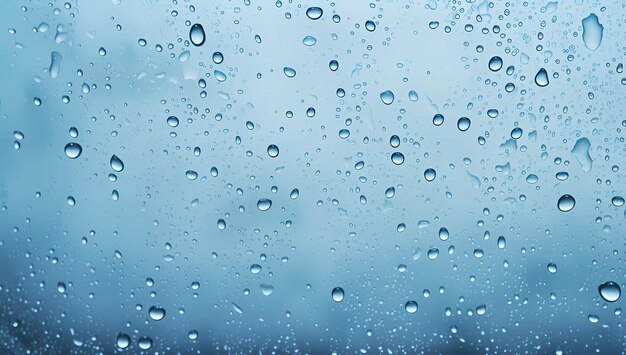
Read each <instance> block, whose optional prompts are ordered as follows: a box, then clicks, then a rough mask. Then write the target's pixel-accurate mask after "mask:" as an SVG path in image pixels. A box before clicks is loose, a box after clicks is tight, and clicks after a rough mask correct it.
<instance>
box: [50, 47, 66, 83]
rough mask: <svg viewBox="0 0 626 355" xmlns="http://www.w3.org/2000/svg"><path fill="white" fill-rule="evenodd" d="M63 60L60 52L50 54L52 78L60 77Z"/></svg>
mask: <svg viewBox="0 0 626 355" xmlns="http://www.w3.org/2000/svg"><path fill="white" fill-rule="evenodd" d="M62 59H63V56H62V55H61V53H59V52H52V53H50V69H49V72H50V77H51V78H52V79H54V78H56V77H57V76H59V70H60V69H61V60H62Z"/></svg>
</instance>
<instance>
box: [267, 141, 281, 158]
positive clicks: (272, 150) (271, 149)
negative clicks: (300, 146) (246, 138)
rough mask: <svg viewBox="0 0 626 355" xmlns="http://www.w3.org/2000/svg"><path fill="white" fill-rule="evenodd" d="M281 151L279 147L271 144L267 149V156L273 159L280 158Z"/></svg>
mask: <svg viewBox="0 0 626 355" xmlns="http://www.w3.org/2000/svg"><path fill="white" fill-rule="evenodd" d="M278 153H279V150H278V147H277V146H276V145H275V144H270V145H269V146H268V147H267V155H269V156H270V157H272V158H276V157H277V156H278Z"/></svg>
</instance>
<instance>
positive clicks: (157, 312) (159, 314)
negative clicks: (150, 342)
mask: <svg viewBox="0 0 626 355" xmlns="http://www.w3.org/2000/svg"><path fill="white" fill-rule="evenodd" d="M148 314H149V315H150V318H152V320H157V321H158V320H161V319H163V318H164V317H165V308H161V307H157V306H152V307H150V309H149V310H148Z"/></svg>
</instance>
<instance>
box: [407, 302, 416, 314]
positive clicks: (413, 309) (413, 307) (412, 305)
mask: <svg viewBox="0 0 626 355" xmlns="http://www.w3.org/2000/svg"><path fill="white" fill-rule="evenodd" d="M404 309H405V310H406V311H407V312H408V313H415V312H417V302H415V301H408V302H407V303H405V304H404Z"/></svg>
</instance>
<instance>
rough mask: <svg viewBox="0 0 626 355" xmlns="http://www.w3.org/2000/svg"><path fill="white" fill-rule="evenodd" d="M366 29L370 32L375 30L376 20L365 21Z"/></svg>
mask: <svg viewBox="0 0 626 355" xmlns="http://www.w3.org/2000/svg"><path fill="white" fill-rule="evenodd" d="M365 29H366V30H368V31H370V32H374V30H375V29H376V24H375V23H374V21H370V20H368V21H365Z"/></svg>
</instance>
